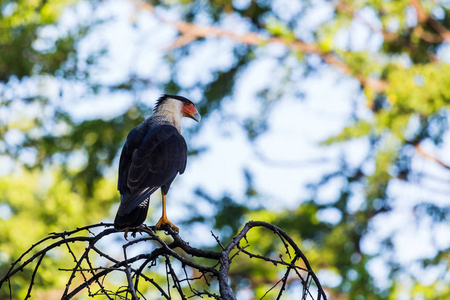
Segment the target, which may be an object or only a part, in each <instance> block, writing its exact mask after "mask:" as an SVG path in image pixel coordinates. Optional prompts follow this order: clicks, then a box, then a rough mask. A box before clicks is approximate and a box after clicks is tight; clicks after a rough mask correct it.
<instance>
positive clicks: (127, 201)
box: [114, 95, 200, 231]
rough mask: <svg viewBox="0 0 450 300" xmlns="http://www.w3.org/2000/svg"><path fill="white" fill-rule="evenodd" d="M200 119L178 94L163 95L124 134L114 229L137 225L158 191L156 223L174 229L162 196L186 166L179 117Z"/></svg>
mask: <svg viewBox="0 0 450 300" xmlns="http://www.w3.org/2000/svg"><path fill="white" fill-rule="evenodd" d="M182 117H188V118H192V119H194V120H195V121H197V122H199V121H200V114H199V113H198V111H197V109H196V108H195V106H194V104H193V103H192V102H191V101H189V100H188V99H186V98H184V97H180V96H172V95H163V96H162V97H161V98H159V99H158V101H157V103H156V106H155V109H154V113H153V115H152V116H151V117H149V118H148V119H146V120H145V121H144V122H142V123H141V124H140V125H138V126H137V127H135V128H134V129H133V130H131V131H130V133H129V134H128V136H127V141H126V142H125V145H124V146H123V149H122V154H121V155H120V163H119V182H118V190H119V192H120V195H121V202H120V206H119V210H118V211H117V214H116V218H115V220H114V227H115V228H116V229H117V230H121V229H126V228H131V227H137V226H139V225H141V224H142V223H144V221H145V218H146V217H147V211H148V206H149V202H150V195H151V194H153V192H155V191H156V190H157V189H158V188H161V194H162V217H161V219H160V220H159V221H158V223H157V224H156V227H157V228H160V227H161V226H163V225H169V226H172V227H173V228H174V229H175V230H177V231H178V228H177V227H176V226H175V225H174V224H172V223H171V222H170V221H169V220H168V219H167V215H166V195H167V192H168V191H169V188H170V184H171V183H172V181H173V180H174V179H175V177H176V176H177V174H178V173H180V174H183V172H184V169H185V168H186V159H187V146H186V142H185V140H184V138H183V136H182V135H181V118H182Z"/></svg>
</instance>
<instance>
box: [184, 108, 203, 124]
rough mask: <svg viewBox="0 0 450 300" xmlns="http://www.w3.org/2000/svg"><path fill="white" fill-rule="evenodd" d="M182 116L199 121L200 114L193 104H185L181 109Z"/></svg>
mask: <svg viewBox="0 0 450 300" xmlns="http://www.w3.org/2000/svg"><path fill="white" fill-rule="evenodd" d="M182 113H183V116H185V117H188V118H191V119H194V120H195V121H197V122H199V121H200V114H199V113H198V111H197V109H196V108H195V106H194V104H192V103H189V104H185V105H184V106H183V109H182Z"/></svg>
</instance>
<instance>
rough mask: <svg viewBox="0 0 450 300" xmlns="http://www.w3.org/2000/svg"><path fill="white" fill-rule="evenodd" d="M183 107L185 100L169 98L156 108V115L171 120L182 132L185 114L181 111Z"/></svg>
mask: <svg viewBox="0 0 450 300" xmlns="http://www.w3.org/2000/svg"><path fill="white" fill-rule="evenodd" d="M182 108H183V102H181V101H179V100H175V99H170V98H169V99H167V100H165V101H164V103H161V105H160V106H159V107H158V108H157V109H156V110H155V113H154V114H153V115H154V116H164V117H165V118H167V119H168V121H169V122H171V123H173V125H174V126H175V127H176V128H177V130H178V132H180V133H181V118H182V117H183V114H182V112H181V110H182Z"/></svg>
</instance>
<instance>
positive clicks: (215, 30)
mask: <svg viewBox="0 0 450 300" xmlns="http://www.w3.org/2000/svg"><path fill="white" fill-rule="evenodd" d="M130 1H131V2H132V3H134V5H135V6H136V7H137V8H138V9H144V10H147V11H149V12H151V13H152V14H154V15H155V16H156V18H158V19H159V20H160V21H161V22H163V23H165V24H169V25H171V26H173V27H175V28H176V29H177V31H178V32H179V34H180V36H179V37H178V39H177V40H176V41H175V42H174V43H173V44H172V45H171V46H170V47H169V49H174V48H179V47H182V46H184V45H187V44H189V43H191V42H193V41H195V40H198V39H200V38H206V37H211V36H215V37H228V38H231V39H233V40H235V41H237V42H239V43H242V44H244V45H249V46H250V45H252V46H261V45H265V44H268V43H269V44H271V43H278V44H283V45H284V46H286V47H287V48H289V49H291V50H294V51H299V52H302V53H305V54H315V55H317V56H319V57H320V58H321V59H322V60H323V61H324V62H326V63H327V64H329V65H332V66H334V67H336V68H338V69H339V70H341V71H342V72H343V73H344V74H347V75H352V76H354V77H355V78H356V79H357V80H358V81H359V83H360V85H361V87H369V88H370V89H372V90H374V91H375V92H383V91H385V90H386V88H387V82H386V81H384V80H381V79H379V78H371V77H365V76H364V75H363V74H356V75H354V74H352V73H351V71H352V70H351V69H350V68H349V66H348V65H347V64H346V63H345V62H343V61H342V60H340V59H339V58H338V57H337V56H336V54H335V53H334V52H331V51H323V50H322V49H320V47H319V46H318V45H316V44H309V43H305V42H303V41H301V40H299V39H296V40H287V39H284V38H282V37H270V38H265V37H263V36H262V35H260V34H258V33H256V32H247V33H245V34H239V33H236V32H233V31H230V30H225V29H222V28H220V27H216V26H206V25H199V24H195V23H190V22H184V21H169V20H165V19H163V18H161V17H159V16H158V15H156V14H155V10H154V8H153V6H152V5H151V4H149V3H145V2H142V1H140V0H130Z"/></svg>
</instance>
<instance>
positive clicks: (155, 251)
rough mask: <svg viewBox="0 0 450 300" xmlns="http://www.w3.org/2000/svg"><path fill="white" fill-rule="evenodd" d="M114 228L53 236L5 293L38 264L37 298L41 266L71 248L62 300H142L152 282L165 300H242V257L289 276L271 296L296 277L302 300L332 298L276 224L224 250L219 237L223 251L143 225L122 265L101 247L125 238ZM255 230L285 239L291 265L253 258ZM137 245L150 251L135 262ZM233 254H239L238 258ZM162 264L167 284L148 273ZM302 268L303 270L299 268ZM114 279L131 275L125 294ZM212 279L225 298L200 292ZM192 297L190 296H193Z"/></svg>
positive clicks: (242, 235) (10, 276) (13, 271)
mask: <svg viewBox="0 0 450 300" xmlns="http://www.w3.org/2000/svg"><path fill="white" fill-rule="evenodd" d="M112 226H113V224H106V223H100V224H95V225H90V226H86V227H82V228H79V229H77V230H73V231H70V232H62V233H53V234H52V235H51V236H50V237H47V238H45V239H43V240H41V241H39V242H38V243H36V244H35V245H32V247H31V248H30V249H28V250H27V251H26V252H25V253H24V255H22V256H21V257H20V258H19V259H18V260H17V261H15V262H14V263H13V264H12V266H11V268H10V270H9V271H8V273H7V274H6V276H5V277H4V278H3V279H1V280H0V288H1V287H2V285H3V284H8V286H14V285H11V282H12V281H13V280H14V278H15V276H17V273H18V271H22V270H24V268H26V267H28V266H29V265H30V264H31V263H32V262H36V266H35V267H34V269H33V272H32V276H31V279H30V284H29V289H28V293H27V296H26V297H32V289H33V286H34V284H35V278H36V277H37V276H38V274H39V270H41V269H42V267H41V268H39V266H41V262H42V261H43V259H44V258H45V259H52V255H47V254H49V253H50V252H51V251H52V250H53V249H55V248H56V247H58V246H61V245H64V244H65V245H66V246H67V249H68V255H69V256H70V257H72V258H73V263H75V266H74V267H71V268H59V270H60V271H63V272H69V273H70V275H69V278H68V281H67V284H66V287H65V290H64V292H63V294H62V297H61V299H72V298H73V297H74V296H75V295H77V294H78V293H80V292H82V291H83V290H87V292H88V294H89V295H90V296H92V295H104V296H106V297H107V298H108V299H115V298H116V297H120V298H124V299H129V298H128V297H129V296H131V299H133V300H136V299H139V297H138V295H142V293H141V291H140V288H141V287H142V285H139V278H142V279H144V280H145V281H146V282H149V283H150V286H149V287H150V288H151V287H152V286H153V288H154V289H156V290H157V291H158V292H159V293H160V294H161V295H162V297H164V298H165V299H171V298H172V296H171V290H172V289H175V290H174V293H178V295H179V296H180V297H181V299H187V298H190V297H195V296H202V295H206V296H209V297H213V298H215V299H223V300H236V295H235V293H234V292H233V290H232V288H231V286H230V276H229V274H230V268H231V265H232V263H234V262H235V259H236V256H241V258H240V262H239V263H242V261H243V260H242V259H258V260H260V261H261V263H265V262H267V263H270V264H271V265H274V266H278V267H282V268H284V269H285V273H284V275H283V276H282V277H281V278H280V279H279V280H278V281H277V282H276V283H275V284H274V285H273V286H272V287H271V288H270V289H268V290H267V292H266V294H265V295H267V294H269V293H272V292H273V293H277V291H276V290H277V286H278V284H279V283H281V288H278V289H279V290H278V298H280V297H281V295H282V294H283V293H284V292H285V291H286V290H287V287H288V285H289V282H288V277H289V276H294V278H291V281H292V280H300V281H301V283H302V285H303V287H304V289H303V290H304V291H303V295H302V298H301V299H326V294H325V292H324V290H323V288H322V286H321V284H320V282H319V280H318V278H317V277H316V275H315V274H314V272H313V271H312V269H311V266H310V264H309V262H308V260H307V258H306V256H305V255H304V254H303V253H302V252H301V250H300V249H299V247H298V246H297V245H296V244H295V242H294V241H293V240H292V238H290V237H289V236H288V235H287V234H286V233H285V232H284V231H282V230H281V229H280V228H278V227H277V226H275V225H273V224H270V223H266V222H261V221H250V222H248V223H247V224H245V226H244V228H243V229H242V230H241V231H240V232H239V234H238V235H237V236H236V237H235V238H233V240H232V241H231V242H230V243H228V245H225V244H223V243H222V242H220V241H219V239H218V237H215V238H216V240H217V242H218V244H220V245H221V248H220V249H219V250H218V251H210V250H203V249H198V248H194V247H192V246H190V245H189V243H188V242H186V241H184V240H183V239H182V238H181V237H180V236H179V234H178V233H177V232H176V231H174V230H173V229H172V228H165V230H166V231H167V234H168V235H169V236H170V237H171V238H172V241H170V242H165V241H163V240H162V238H161V237H160V236H159V235H158V234H157V233H156V231H155V228H154V227H148V226H145V225H142V226H140V227H138V228H135V229H132V230H130V231H131V232H132V233H133V234H136V233H140V234H143V235H145V237H141V238H137V239H135V240H132V241H130V242H128V241H127V242H126V243H125V244H124V245H123V259H122V260H120V259H117V258H113V256H112V255H111V254H109V253H107V252H106V250H102V249H101V246H100V244H101V243H100V242H101V241H102V240H103V239H105V238H106V237H108V236H110V235H116V234H119V235H121V234H122V232H118V231H116V230H115V229H113V228H112ZM94 227H97V228H98V227H105V229H104V230H103V231H101V232H99V233H98V234H93V233H92V232H91V231H90V230H89V229H90V228H94ZM255 227H261V228H265V229H267V230H269V231H271V232H273V233H274V234H276V236H277V237H278V239H280V245H281V248H285V250H286V252H285V253H286V254H287V255H288V256H289V257H288V260H283V258H282V253H280V254H279V255H278V256H276V257H279V259H275V258H274V257H269V256H267V255H261V254H258V253H255V252H252V250H251V245H250V244H249V242H248V241H247V238H246V237H247V235H248V234H251V231H252V229H253V228H255ZM79 234H87V235H90V236H88V237H86V236H75V235H79ZM244 241H245V243H246V244H247V245H246V246H243V247H242V246H241V245H240V244H241V243H242V242H244ZM148 242H151V243H152V244H151V245H153V246H150V247H149V244H148ZM274 242H275V240H274ZM48 243H50V244H48ZM69 243H70V244H71V247H69ZM86 243H87V246H86V247H84V249H83V251H81V252H80V253H79V254H77V253H76V251H75V248H77V247H75V246H74V245H73V244H76V245H78V244H86ZM135 245H140V246H143V248H140V249H144V250H145V251H144V253H141V254H138V255H135V256H133V257H129V250H128V249H129V248H130V247H132V246H135ZM40 248H42V249H40ZM109 249H110V248H109ZM244 249H245V250H244ZM249 249H250V250H249ZM290 250H291V251H292V252H293V253H295V255H294V256H293V257H291V252H290ZM233 251H236V252H234V253H232V252H233ZM253 251H254V250H253ZM33 252H36V253H35V254H33V255H32V254H31V253H33ZM27 256H30V258H29V259H27V260H25V261H24V262H23V263H20V261H21V260H22V259H24V258H25V257H27ZM189 256H192V257H198V258H202V259H203V260H202V263H201V264H200V263H199V262H196V261H194V260H193V259H190V258H188V257H189ZM99 257H102V258H104V259H106V260H107V262H109V263H108V264H106V265H102V266H96V265H94V263H95V262H98V261H99V260H98V258H99ZM205 259H206V262H205ZM158 261H163V263H164V264H165V270H166V274H165V278H166V282H165V283H164V282H161V276H155V277H153V278H152V276H149V275H148V273H147V274H144V270H146V269H151V268H154V267H157V265H158ZM207 261H211V262H212V266H208V264H209V263H207ZM65 262H66V263H67V260H65ZM175 262H178V263H181V266H182V267H181V269H182V271H180V270H177V269H176V267H175V266H176V265H178V263H176V264H174V263H175ZM299 263H300V264H301V265H298V264H299ZM136 265H138V267H135V266H136ZM186 268H189V270H190V271H189V272H188V271H187V270H186ZM155 271H156V270H155ZM156 272H157V271H156ZM177 272H178V273H177ZM111 273H124V274H125V276H126V284H125V286H126V287H127V288H126V289H125V290H124V289H123V288H119V289H118V290H117V291H115V292H114V291H112V290H111V288H110V287H108V280H107V276H108V275H109V274H111ZM189 273H191V274H201V275H200V276H193V275H189ZM301 273H302V274H303V275H302V274H301ZM78 274H81V277H82V278H81V284H80V283H79V280H78V281H76V280H74V279H75V278H76V277H77V275H78ZM152 274H156V273H152ZM153 276H154V275H153ZM163 277H164V276H163ZM208 277H210V278H212V279H213V280H216V281H217V282H218V286H219V291H218V292H219V294H216V293H215V292H214V291H211V290H206V289H203V290H198V289H196V287H197V286H200V287H201V286H208V287H211V285H210V283H209V281H208V279H207V278H208ZM305 278H306V279H305ZM79 279H80V278H79ZM75 282H78V283H77V286H75V287H73V285H74V283H75ZM133 282H134V283H133ZM186 282H187V283H186ZM311 283H313V284H314V286H315V287H316V289H317V295H316V296H313V295H312V292H311V290H310V289H309V287H310V285H311ZM95 287H98V291H97V292H95V293H92V292H91V290H93V289H94V288H95ZM189 291H190V292H189ZM13 293H14V291H13V290H12V289H11V288H10V297H12V296H13ZM123 293H125V295H123ZM188 293H190V294H189V295H188ZM265 295H264V296H263V297H265Z"/></svg>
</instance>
